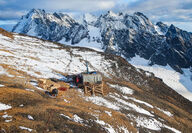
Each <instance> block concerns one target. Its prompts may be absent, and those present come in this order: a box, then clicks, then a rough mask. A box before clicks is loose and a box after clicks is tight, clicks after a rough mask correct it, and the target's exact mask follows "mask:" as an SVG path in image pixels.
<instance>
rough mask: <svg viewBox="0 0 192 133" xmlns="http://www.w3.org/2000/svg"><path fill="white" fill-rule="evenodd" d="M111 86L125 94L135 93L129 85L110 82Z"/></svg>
mask: <svg viewBox="0 0 192 133" xmlns="http://www.w3.org/2000/svg"><path fill="white" fill-rule="evenodd" d="M108 85H109V86H110V87H112V88H115V89H117V90H120V91H121V92H122V93H123V94H128V95H133V93H134V91H133V90H132V89H130V88H128V87H123V86H119V85H112V84H108Z"/></svg>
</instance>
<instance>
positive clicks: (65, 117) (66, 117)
mask: <svg viewBox="0 0 192 133" xmlns="http://www.w3.org/2000/svg"><path fill="white" fill-rule="evenodd" d="M60 116H63V117H65V118H67V119H69V120H71V118H70V117H69V116H67V115H64V114H60Z"/></svg>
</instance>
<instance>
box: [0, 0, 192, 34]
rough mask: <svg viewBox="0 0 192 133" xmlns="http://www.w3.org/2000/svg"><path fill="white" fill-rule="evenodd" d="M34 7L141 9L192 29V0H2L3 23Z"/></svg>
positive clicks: (0, 22) (0, 19)
mask: <svg viewBox="0 0 192 133" xmlns="http://www.w3.org/2000/svg"><path fill="white" fill-rule="evenodd" d="M32 8H39V9H45V10H46V11H48V12H82V13H85V12H94V13H95V12H98V13H100V12H105V11H108V10H112V11H114V12H122V11H124V12H128V13H130V14H132V13H133V12H136V11H139V12H142V13H144V14H145V15H146V16H147V17H149V18H150V20H152V22H154V23H155V22H157V21H163V22H165V23H167V24H171V23H173V24H175V25H176V26H179V27H180V28H183V29H185V30H188V31H191V32H192V0H0V25H4V24H7V25H8V24H10V25H12V24H13V23H16V22H17V21H18V19H19V18H20V17H21V16H22V15H24V14H26V13H27V12H28V11H29V10H30V9H32Z"/></svg>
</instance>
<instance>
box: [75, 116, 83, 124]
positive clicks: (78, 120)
mask: <svg viewBox="0 0 192 133" xmlns="http://www.w3.org/2000/svg"><path fill="white" fill-rule="evenodd" d="M73 120H74V121H75V122H78V123H83V119H82V118H80V117H79V116H78V115H76V114H75V115H74V116H73Z"/></svg>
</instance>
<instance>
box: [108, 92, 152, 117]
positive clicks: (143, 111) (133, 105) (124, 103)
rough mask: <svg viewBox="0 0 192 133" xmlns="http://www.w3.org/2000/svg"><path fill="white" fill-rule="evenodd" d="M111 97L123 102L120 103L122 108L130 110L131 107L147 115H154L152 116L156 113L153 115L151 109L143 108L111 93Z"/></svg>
mask: <svg viewBox="0 0 192 133" xmlns="http://www.w3.org/2000/svg"><path fill="white" fill-rule="evenodd" d="M110 97H112V98H114V99H115V100H116V101H117V102H118V103H121V104H119V105H120V106H121V107H122V108H124V109H128V110H130V109H129V108H131V109H132V110H134V111H136V112H138V113H141V114H145V115H148V116H152V117H153V116H154V115H152V114H151V113H150V112H149V111H147V110H145V109H143V108H141V107H139V106H137V105H135V104H132V103H129V102H126V101H124V100H122V99H120V98H117V97H115V96H113V95H110ZM122 105H123V106H122ZM126 106H128V108H126Z"/></svg>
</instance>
